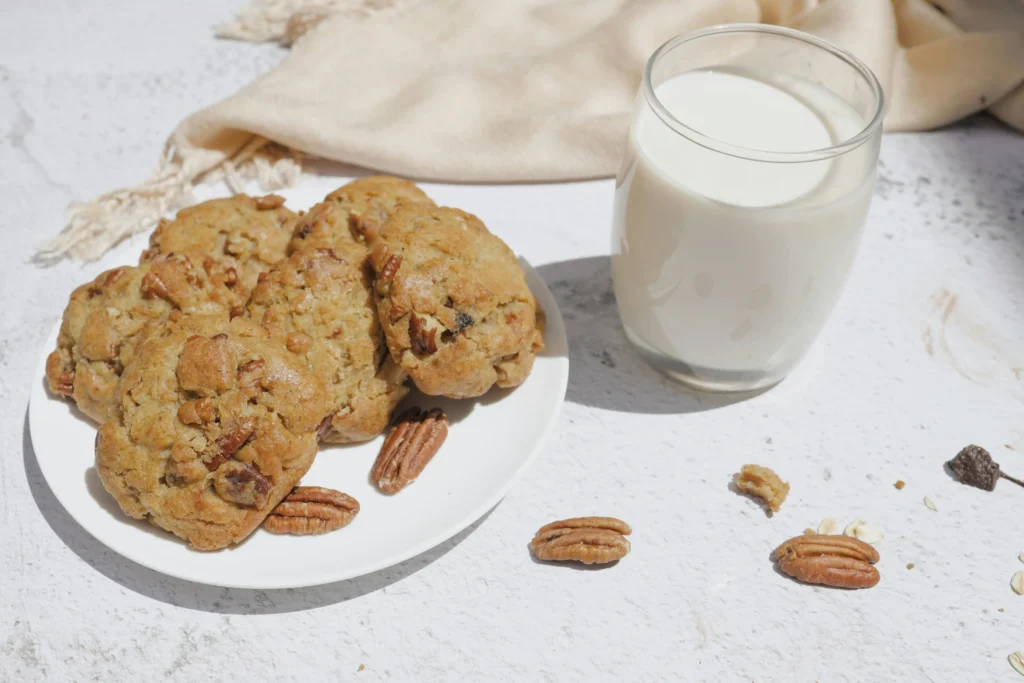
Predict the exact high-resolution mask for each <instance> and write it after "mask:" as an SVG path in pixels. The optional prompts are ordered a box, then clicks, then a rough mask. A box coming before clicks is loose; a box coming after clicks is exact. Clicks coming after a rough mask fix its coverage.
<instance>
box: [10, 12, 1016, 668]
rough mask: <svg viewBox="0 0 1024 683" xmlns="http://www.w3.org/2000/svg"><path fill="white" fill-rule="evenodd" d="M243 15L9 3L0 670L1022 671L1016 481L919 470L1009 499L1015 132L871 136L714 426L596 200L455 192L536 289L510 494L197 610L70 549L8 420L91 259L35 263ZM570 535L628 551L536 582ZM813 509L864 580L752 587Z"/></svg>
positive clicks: (147, 579) (192, 95)
mask: <svg viewBox="0 0 1024 683" xmlns="http://www.w3.org/2000/svg"><path fill="white" fill-rule="evenodd" d="M239 4H241V2H240V0H233V1H232V2H198V1H195V2H180V3H170V2H161V3H155V2H136V3H132V2H124V1H123V0H122V1H118V2H115V1H114V0H105V1H104V0H89V1H88V2H72V1H71V0H50V1H48V2H36V1H33V0H6V1H5V2H4V3H3V10H2V19H0V206H2V207H3V208H2V210H0V230H2V232H0V234H2V235H3V238H4V240H5V241H4V246H3V249H2V250H0V259H2V260H0V264H2V270H0V283H2V285H0V294H2V296H3V302H4V315H3V316H2V317H0V456H2V457H0V487H2V488H0V499H2V506H3V518H2V520H0V679H2V680H5V681H7V680H10V681H37V680H55V681H56V680H102V681H111V680H159V679H166V680H171V681H207V680H214V679H229V678H231V679H239V680H241V679H249V680H268V679H271V678H276V679H278V680H367V681H374V680H403V681H406V680H408V681H428V680H453V681H454V680H473V681H477V680H479V681H493V680H541V681H574V680H584V679H589V680H658V679H664V680H680V679H683V680H710V681H717V680H757V681H792V680H799V681H812V680H822V681H844V680H857V681H882V680H932V681H954V680H972V681H974V680H978V681H981V680H985V681H989V680H1003V679H1007V678H1009V679H1010V680H1013V677H1014V676H1015V674H1014V673H1013V671H1012V670H1011V669H1010V667H1009V664H1008V663H1007V661H1006V656H1007V655H1008V654H1009V653H1010V652H1013V651H1014V650H1018V649H1022V648H1024V635H1021V631H1020V624H1021V618H1022V616H1024V598H1021V597H1019V596H1016V595H1015V594H1014V593H1013V592H1012V591H1011V590H1010V587H1009V580H1010V577H1011V576H1012V574H1013V573H1014V572H1015V571H1016V570H1017V569H1018V568H1019V567H1020V563H1019V561H1018V560H1017V553H1018V552H1020V551H1021V550H1022V549H1024V536H1022V535H1021V530H1022V526H1021V522H1020V518H1021V516H1020V510H1021V509H1022V505H1024V490H1020V489H1018V488H1016V487H1014V486H1013V485H1012V484H1009V483H1008V482H1003V483H1001V484H1000V485H999V487H998V488H997V490H996V491H995V492H994V493H986V492H982V491H978V490H975V489H968V488H965V487H963V486H960V485H959V484H957V483H955V482H953V481H952V480H951V479H950V478H949V477H948V476H947V475H946V474H944V472H943V470H942V462H943V461H944V460H946V459H948V458H949V457H950V456H952V455H953V454H955V452H956V451H957V450H958V449H959V448H960V447H961V446H963V445H965V444H967V443H970V442H977V443H979V444H982V445H984V446H986V447H988V448H989V449H990V450H991V451H992V452H993V455H994V456H995V458H996V460H997V461H999V462H1000V463H1001V464H1002V465H1003V468H1004V469H1005V470H1007V471H1008V472H1010V473H1013V474H1016V475H1018V476H1020V475H1022V474H1024V370H1021V368H1024V139H1022V138H1020V137H1018V136H1015V135H1013V134H1011V133H1009V132H1008V131H1006V130H1005V129H1002V128H999V127H997V126H996V125H995V124H992V123H990V122H989V121H987V120H980V121H975V122H972V123H969V124H967V125H962V126H958V127H955V128H953V129H950V130H944V131H939V132H935V133H929V134H920V135H901V136H889V137H887V138H886V139H885V141H884V143H883V149H882V160H883V166H882V169H881V178H880V181H879V186H878V191H877V193H876V197H875V202H874V204H873V206H872V210H871V215H870V219H869V220H870V225H869V227H868V232H867V235H866V237H865V241H864V246H863V250H862V252H861V255H860V258H859V260H858V262H857V265H856V268H855V270H854V273H853V277H852V280H851V282H850V285H849V288H848V290H847V293H846V295H845V296H844V298H843V300H842V302H841V303H840V306H839V308H838V310H837V311H836V314H835V315H834V317H833V319H832V321H831V323H830V324H829V327H828V328H827V330H826V332H825V334H824V335H823V337H822V339H821V342H820V344H819V345H818V347H817V350H816V353H815V355H814V356H813V357H812V358H811V359H810V361H809V362H808V363H807V364H806V365H805V366H804V367H803V368H802V369H801V370H800V372H799V373H798V375H797V376H796V377H794V378H793V379H792V380H791V381H789V382H787V383H785V384H783V385H781V386H780V387H778V388H777V389H776V390H774V391H771V392H768V393H767V394H764V395H762V396H759V397H757V398H755V399H752V400H749V401H745V402H738V403H732V404H725V403H724V402H723V401H722V400H719V399H713V398H698V397H696V396H693V395H690V394H687V393H684V392H681V391H679V390H678V389H676V388H675V387H674V386H672V385H670V384H668V383H666V382H664V381H662V380H661V379H660V378H659V377H658V376H657V375H655V374H654V373H653V372H652V371H651V370H649V369H648V368H647V367H645V366H644V365H643V364H642V362H641V361H639V360H638V359H637V358H636V357H635V356H634V355H633V353H632V352H631V351H629V350H628V349H627V348H626V346H625V342H624V339H623V336H622V333H621V331H620V330H619V327H618V323H617V317H616V313H615V308H614V302H613V300H612V295H611V290H610V284H609V279H608V278H609V274H608V264H607V259H606V258H605V257H604V256H603V255H604V254H606V253H607V250H608V232H609V208H610V203H611V185H610V183H609V182H597V183H587V184H579V185H562V186H553V187H537V186H534V187H516V188H502V187H496V186H488V187H480V188H475V189H474V193H475V196H476V197H477V201H475V202H474V205H473V206H466V207H465V208H467V209H470V210H476V211H478V212H480V213H481V214H482V216H483V217H484V219H485V220H487V221H489V222H491V223H494V224H496V225H501V226H502V229H503V230H509V231H512V232H513V233H514V234H517V238H516V239H515V240H514V241H513V247H514V248H516V249H518V250H520V251H522V252H523V253H524V254H525V255H526V256H527V257H528V258H529V259H530V261H532V262H533V263H535V264H545V263H546V264H548V265H546V266H542V267H541V268H540V270H541V273H542V274H543V275H544V276H545V278H546V279H547V281H548V283H549V284H550V285H551V286H552V289H553V290H554V292H555V295H556V297H558V298H559V301H560V303H561V305H562V310H563V314H564V315H565V318H566V323H567V325H568V331H569V335H570V345H571V347H572V352H571V362H572V371H571V377H570V386H569V395H568V403H567V404H566V407H565V410H564V413H563V415H562V419H561V421H560V424H559V426H558V427H557V429H556V431H555V434H554V436H553V438H552V439H551V441H550V443H549V445H548V448H547V449H546V452H545V453H544V454H542V456H541V459H540V460H539V461H538V463H537V464H536V465H535V466H534V467H533V468H532V469H531V470H530V471H529V472H528V473H527V475H526V477H525V478H524V480H523V481H522V482H521V483H520V484H519V486H517V487H516V488H515V489H514V490H513V491H512V493H511V494H510V495H509V496H508V497H507V498H506V499H505V501H504V502H503V503H501V504H500V505H499V506H498V507H497V508H496V509H495V510H494V511H493V512H492V513H490V514H489V515H488V516H487V517H485V518H484V519H483V520H481V521H480V522H479V523H478V524H477V525H475V526H474V527H473V528H472V529H470V530H469V531H468V532H466V533H463V534H461V535H459V536H458V537H456V539H454V541H452V542H448V543H445V544H443V545H442V546H440V547H439V548H436V549H435V550H433V551H430V552H428V553H426V554H425V555H423V556H421V557H419V558H416V559H414V560H412V561H409V562H407V563H405V564H402V565H399V566H397V567H394V568H392V569H389V570H385V571H382V572H379V573H377V574H374V575H371V576H368V577H365V578H362V579H357V580H353V581H348V582H344V583H339V584H334V585H330V586H326V587H321V588H315V589H308V590H297V591H283V592H262V591H244V590H222V589H215V588H206V587H202V586H197V585H193V584H189V583H186V582H182V581H177V580H174V579H170V578H167V577H164V576H161V575H159V574H156V573H153V572H151V571H148V570H146V569H143V568H141V567H139V566H138V565H135V564H133V563H131V562H128V561H126V560H124V559H122V558H121V557H119V556H117V555H115V554H114V553H112V552H110V551H108V550H106V549H104V548H103V547H102V546H101V545H99V544H98V543H97V542H95V541H94V540H92V539H91V538H90V537H89V536H88V535H87V534H85V533H84V532H83V531H82V530H81V528H79V527H78V526H77V525H76V524H75V523H74V522H72V521H71V520H70V519H69V518H68V516H67V515H66V513H64V511H63V510H62V509H61V508H60V506H59V505H58V504H57V503H56V501H55V500H54V499H53V497H52V495H51V493H50V492H49V490H48V489H47V488H46V485H45V484H44V483H43V482H42V481H41V479H40V476H39V470H38V467H37V465H36V463H35V459H34V455H33V453H32V450H31V446H30V443H29V441H28V437H27V434H26V431H25V426H26V424H25V409H26V401H27V399H28V395H29V390H30V387H29V377H30V375H31V372H32V369H33V365H34V361H35V359H36V357H37V354H38V353H39V351H40V345H41V344H42V342H43V340H44V338H45V336H46V333H47V331H48V330H49V328H50V326H51V325H52V324H53V322H54V320H55V319H56V318H57V316H59V314H60V311H61V310H62V308H63V305H64V300H65V298H66V296H67V294H68V293H69V292H70V290H71V289H72V287H73V286H74V285H76V284H78V283H80V282H82V281H84V280H86V279H87V278H90V277H92V276H93V275H94V274H95V273H97V272H98V271H99V270H100V269H101V268H102V267H103V265H104V264H102V263H93V264H89V265H86V266H84V267H83V266H79V265H72V264H63V265H60V266H58V267H55V268H52V269H40V268H37V267H35V266H33V265H31V264H30V263H29V258H30V256H31V253H32V247H33V245H34V244H36V243H37V242H38V241H39V240H40V239H42V238H44V237H48V236H50V235H53V234H54V233H55V232H56V231H57V230H58V228H59V226H60V224H61V214H62V210H63V207H64V205H65V204H66V203H67V201H68V200H70V199H84V198H88V197H90V196H91V195H93V194H95V193H96V192H100V191H103V190H107V189H110V188H112V187H115V186H120V185H124V184H127V183H131V182H133V181H137V180H138V179H140V178H142V177H144V176H145V174H147V173H148V172H149V170H150V169H151V168H152V165H153V164H154V163H155V159H156V157H157V154H158V152H159V149H160V146H161V144H162V142H163V138H164V136H165V135H166V133H167V132H168V131H169V130H170V129H171V127H172V126H173V124H174V123H175V122H176V121H177V120H178V119H179V118H181V117H182V116H184V115H185V114H187V113H188V112H190V111H192V110H193V109H195V108H197V107H199V106H202V105H204V104H206V103H209V102H212V101H213V100H215V99H216V98H217V97H219V96H221V95H223V94H226V93H228V92H230V91H231V90H232V89H234V88H236V87H238V86H240V85H241V84H243V83H245V82H247V81H248V80H250V79H251V78H252V76H253V75H255V74H256V73H259V72H261V71H263V70H265V69H266V68H268V67H269V66H270V65H272V64H273V63H274V62H275V61H276V60H277V59H278V58H279V50H278V49H277V48H274V47H268V46H263V47H259V46H250V45H239V44H230V43H218V42H215V41H213V40H212V39H211V38H210V37H209V36H210V27H211V26H212V25H213V24H214V23H216V22H217V21H219V20H222V19H224V18H226V17H227V16H229V14H230V13H231V12H232V10H233V9H234V8H236V7H237V6H238V5H239ZM321 182H322V181H321ZM953 297H956V298H955V299H954V298H953ZM947 309H949V311H950V312H948V314H946V315H945V316H944V315H943V311H944V310H947ZM929 348H930V349H931V353H929V352H928V349H929ZM1007 446H1009V448H1008V447H1007ZM481 447H482V448H483V447H486V444H482V445H481ZM744 462H757V463H761V464H765V465H769V466H772V467H774V468H776V469H777V470H778V471H779V472H780V473H781V474H782V475H783V476H784V478H786V479H787V480H788V481H790V482H791V483H792V486H793V490H792V493H791V495H790V499H789V501H788V502H787V503H786V505H785V507H784V508H783V509H782V511H781V512H780V513H779V514H778V515H776V516H775V517H774V518H771V519H769V518H767V517H766V516H765V515H764V514H763V513H762V512H760V510H759V509H758V508H757V507H756V506H755V505H754V504H753V503H752V502H751V501H749V500H747V499H745V498H742V497H739V496H737V495H736V494H734V493H732V492H730V491H729V489H728V482H729V478H730V475H731V474H732V473H733V472H734V471H736V469H737V468H738V467H739V466H740V465H741V464H743V463H744ZM897 479H903V480H905V481H906V482H907V486H906V488H905V489H903V490H902V491H897V490H895V489H894V488H893V486H892V484H893V482H895V481H896V480H897ZM925 495H929V496H930V497H931V498H932V499H933V500H934V501H935V503H936V505H937V508H938V510H937V511H936V512H932V511H930V510H928V509H927V508H926V507H925V506H924V504H923V503H922V499H923V497H924V496H925ZM587 513H597V514H608V515H616V516H620V517H622V518H624V519H626V520H627V521H629V522H630V523H631V524H632V525H633V528H634V529H635V533H634V536H633V539H632V540H633V552H632V554H631V555H630V556H629V557H628V558H627V559H626V560H624V561H623V562H621V563H620V564H619V565H618V566H615V567H613V568H610V569H605V570H601V571H586V570H576V569H572V568H568V567H555V566H545V565H538V564H535V563H533V562H532V561H531V560H530V557H529V554H528V553H527V550H526V544H527V542H528V540H529V538H530V537H531V535H532V533H533V531H534V530H535V529H536V528H537V527H538V526H540V525H541V524H542V523H544V522H547V521H549V520H551V519H552V518H556V517H562V516H570V515H578V514H587ZM826 516H831V517H835V518H836V519H837V520H840V522H841V523H843V524H845V523H846V522H848V521H850V520H852V519H854V518H856V517H860V518H863V519H865V520H868V521H869V522H871V523H873V524H875V525H877V526H878V527H880V528H881V529H882V530H883V531H884V532H885V536H886V538H885V540H884V541H882V542H881V543H880V544H879V550H880V552H881V554H882V561H881V563H880V569H881V572H882V582H881V584H880V585H879V586H878V587H877V588H874V589H872V590H868V591H860V592H854V593H845V592H838V591H829V590H825V589H819V588H811V587H807V586H801V585H797V584H795V583H792V582H790V581H789V580H787V579H785V578H783V577H782V576H780V575H778V574H777V573H776V572H775V571H774V570H773V568H772V565H771V563H770V562H769V561H768V555H769V552H770V551H771V549H772V548H773V547H774V546H775V545H776V544H777V543H778V542H780V541H782V540H784V539H785V538H786V537H788V536H791V535H794V534H798V533H800V531H801V530H802V529H803V528H805V527H808V526H810V527H814V526H816V525H817V523H818V522H819V521H820V520H821V519H822V518H823V517H826ZM908 562H913V563H914V564H915V568H914V569H912V570H907V569H906V568H905V565H906V564H907V563H908ZM999 608H1005V612H999V611H998V610H999ZM360 665H365V669H364V670H363V671H361V672H359V671H358V669H359V667H360Z"/></svg>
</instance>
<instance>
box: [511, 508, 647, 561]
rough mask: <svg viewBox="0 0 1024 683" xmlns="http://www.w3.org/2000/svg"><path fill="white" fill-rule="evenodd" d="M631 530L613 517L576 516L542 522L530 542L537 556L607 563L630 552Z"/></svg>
mask: <svg viewBox="0 0 1024 683" xmlns="http://www.w3.org/2000/svg"><path fill="white" fill-rule="evenodd" d="M631 533H633V530H632V529H631V528H630V527H629V525H628V524H626V523H625V522H623V521H622V520H621V519H615V518H614V517H575V518H573V519H563V520H561V521H559V522H552V523H551V524H546V525H545V526H542V527H541V528H540V529H539V530H538V531H537V533H536V534H535V535H534V537H533V540H532V541H531V542H530V550H531V551H532V552H533V555H534V557H536V558H537V559H538V560H547V561H576V562H582V563H583V564H606V563H608V562H615V561H617V560H621V559H622V558H623V557H625V556H626V555H627V554H628V553H629V540H628V539H627V538H626V536H628V535H629V534H631Z"/></svg>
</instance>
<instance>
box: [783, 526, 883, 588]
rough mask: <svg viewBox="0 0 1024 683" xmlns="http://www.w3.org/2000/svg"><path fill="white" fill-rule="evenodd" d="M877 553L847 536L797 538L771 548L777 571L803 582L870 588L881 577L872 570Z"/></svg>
mask: <svg viewBox="0 0 1024 683" xmlns="http://www.w3.org/2000/svg"><path fill="white" fill-rule="evenodd" d="M878 559H879V556H878V551H877V550H875V549H874V548H872V547H871V546H870V545H868V544H867V543H865V542H864V541H861V540H858V539H856V538H850V537H849V536H823V535H819V534H815V535H813V536H810V535H809V536H797V537H795V538H791V539H789V540H788V541H786V542H785V543H783V544H782V545H780V546H779V547H778V548H776V549H775V560H776V561H777V562H778V563H779V569H781V570H782V571H783V572H785V573H786V574H788V575H789V576H792V577H793V578H794V579H796V580H798V581H803V582H804V583H817V584H821V585H824V586H832V587H834V588H871V587H872V586H874V585H875V584H877V583H878V581H879V579H880V578H881V577H880V576H879V574H878V570H877V569H875V568H874V567H872V566H871V565H873V564H874V563H876V562H878Z"/></svg>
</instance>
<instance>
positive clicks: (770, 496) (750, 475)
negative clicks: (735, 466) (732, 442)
mask: <svg viewBox="0 0 1024 683" xmlns="http://www.w3.org/2000/svg"><path fill="white" fill-rule="evenodd" d="M736 488H737V489H739V490H740V491H742V492H743V493H746V494H748V495H751V496H756V497H758V498H760V499H761V500H763V501H764V503H765V505H766V506H767V507H768V509H769V510H771V511H772V512H778V511H779V508H781V507H782V504H783V503H784V502H785V500H786V496H788V495H789V484H787V483H786V482H784V481H782V479H780V478H779V475H777V474H775V472H773V471H772V470H770V469H768V468H767V467H761V466H760V465H744V466H743V467H741V468H740V473H739V474H737V475H736Z"/></svg>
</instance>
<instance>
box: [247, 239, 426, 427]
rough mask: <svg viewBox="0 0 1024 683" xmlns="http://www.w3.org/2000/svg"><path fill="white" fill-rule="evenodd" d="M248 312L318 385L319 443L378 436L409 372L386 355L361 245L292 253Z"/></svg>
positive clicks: (258, 290)
mask: <svg viewBox="0 0 1024 683" xmlns="http://www.w3.org/2000/svg"><path fill="white" fill-rule="evenodd" d="M248 311H249V314H250V316H251V317H252V319H253V320H254V321H256V322H259V323H261V324H262V325H263V326H264V327H266V328H267V330H268V331H269V332H270V334H271V336H273V337H274V338H276V339H279V340H281V341H282V342H284V343H285V345H286V346H287V348H288V349H289V350H290V351H292V352H293V353H296V354H298V355H299V356H301V357H303V358H304V359H305V361H306V362H307V363H308V365H309V368H310V369H311V370H312V371H313V373H314V374H315V375H316V376H317V377H319V378H320V379H321V380H322V381H323V383H324V385H325V387H326V389H327V393H328V406H327V407H328V417H327V418H326V419H325V420H324V422H323V424H322V426H321V428H320V435H321V438H322V439H323V440H324V441H327V442H330V443H351V442H356V441H366V440H368V439H372V438H373V437H375V436H377V435H378V434H380V433H381V432H382V431H384V429H385V428H386V427H387V426H388V422H389V421H390V419H391V414H392V413H393V412H394V410H395V406H396V405H398V402H399V401H400V400H402V397H403V396H405V395H406V393H408V388H407V387H406V386H405V380H406V377H407V375H406V373H405V371H404V370H402V369H401V368H399V367H398V366H396V365H395V363H394V362H393V361H392V360H391V357H390V356H389V355H388V349H387V345H386V344H385V342H384V332H383V330H381V327H380V322H379V320H378V318H377V310H376V308H375V307H374V304H373V294H372V284H371V280H370V273H369V268H368V267H367V265H366V250H365V249H364V248H363V247H362V246H361V245H358V244H355V243H345V242H341V243H339V245H338V247H337V248H336V249H306V250H303V251H300V252H297V253H295V254H292V255H291V256H290V257H288V258H287V259H285V260H284V261H281V262H280V263H278V264H277V265H276V266H274V267H273V268H272V269H271V270H270V272H269V273H267V274H266V275H265V276H263V277H261V281H260V284H258V285H257V286H256V289H255V290H253V293H252V300H251V301H250V303H249V308H248Z"/></svg>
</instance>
